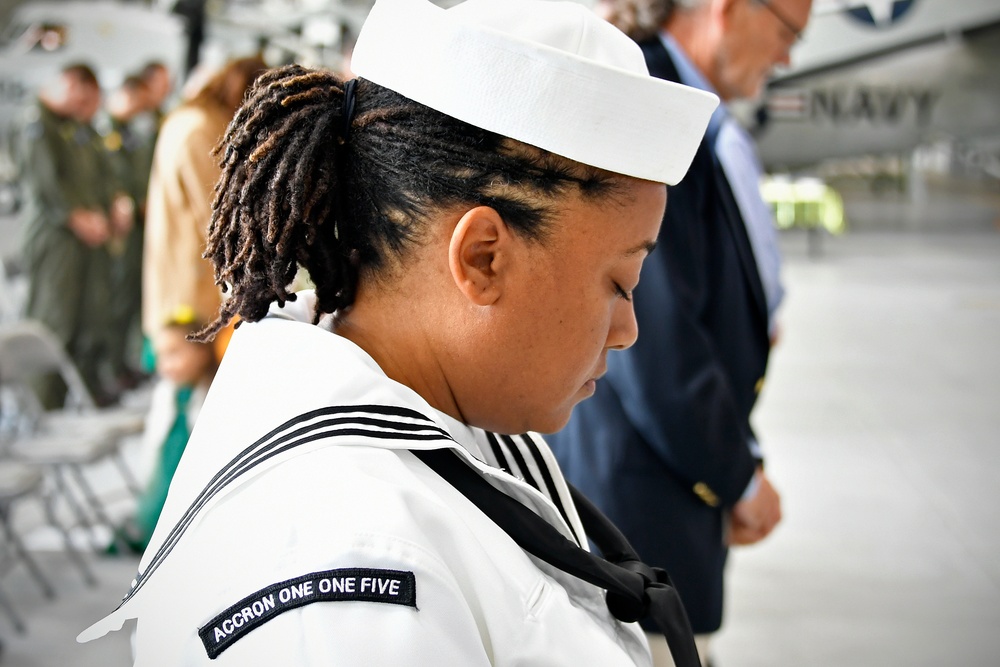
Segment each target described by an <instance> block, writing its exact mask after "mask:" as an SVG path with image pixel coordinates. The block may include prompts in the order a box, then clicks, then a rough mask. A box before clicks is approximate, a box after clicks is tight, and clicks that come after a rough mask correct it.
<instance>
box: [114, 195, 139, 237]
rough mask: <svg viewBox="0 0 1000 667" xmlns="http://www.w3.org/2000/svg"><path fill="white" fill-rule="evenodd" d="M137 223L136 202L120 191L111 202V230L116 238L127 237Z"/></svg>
mask: <svg viewBox="0 0 1000 667" xmlns="http://www.w3.org/2000/svg"><path fill="white" fill-rule="evenodd" d="M134 225H135V202H133V201H132V198H131V197H129V196H128V195H126V194H122V193H118V194H117V195H115V198H114V201H113V202H112V203H111V231H112V234H113V236H114V237H115V238H125V237H126V236H128V235H129V232H131V231H132V227H133V226H134Z"/></svg>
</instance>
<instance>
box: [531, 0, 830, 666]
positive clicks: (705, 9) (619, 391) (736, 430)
mask: <svg viewBox="0 0 1000 667" xmlns="http://www.w3.org/2000/svg"><path fill="white" fill-rule="evenodd" d="M639 5H642V6H639ZM810 7H811V0H685V1H684V2H676V3H675V2H671V0H610V1H609V2H608V4H607V5H606V6H604V9H606V10H607V9H610V13H609V15H608V18H609V19H610V20H612V22H613V23H616V24H618V25H619V27H621V28H623V29H624V30H625V32H627V33H629V34H630V35H631V36H633V38H635V39H636V41H638V42H639V44H640V46H641V47H642V50H643V53H644V54H645V56H646V63H647V66H648V67H649V70H650V73H651V74H652V75H653V76H657V77H660V78H663V79H668V80H672V81H679V82H681V83H684V84H687V85H692V86H696V87H700V88H704V89H708V90H712V91H713V92H716V93H717V94H718V95H719V96H720V97H721V98H722V99H723V101H727V100H732V99H735V98H747V97H753V96H755V95H757V94H758V93H759V92H760V89H761V87H762V86H763V84H764V81H765V79H766V77H767V75H768V74H769V72H770V70H771V69H772V68H773V67H774V65H776V64H778V63H787V62H788V57H789V56H788V52H789V49H790V48H791V46H792V44H793V43H794V42H795V41H796V39H797V38H798V36H799V33H800V32H801V31H802V29H803V28H804V27H805V24H806V22H807V20H808V17H809V11H810ZM629 22H631V24H629ZM759 169H760V167H759V162H758V161H757V159H756V152H755V148H754V147H753V144H752V142H751V140H750V139H749V137H748V136H747V135H746V132H745V131H744V130H743V129H742V128H740V127H739V126H738V125H737V124H736V123H735V121H733V120H732V119H731V118H730V117H729V114H728V112H727V111H726V109H725V108H723V107H720V111H719V112H717V114H716V116H715V117H713V120H712V123H711V124H710V125H709V130H708V133H707V134H706V138H705V140H704V141H703V142H702V144H701V146H700V148H699V151H698V153H697V155H696V156H695V159H694V162H693V164H692V166H691V169H690V170H689V171H688V174H687V176H686V177H685V178H684V179H683V180H682V181H681V182H680V183H679V184H678V185H676V186H674V187H671V188H670V189H669V192H668V195H667V211H666V217H665V218H664V222H663V227H662V229H661V232H660V238H659V242H658V244H657V249H656V251H655V252H654V253H653V254H652V255H651V256H650V257H649V258H648V259H647V261H646V264H645V266H644V269H643V272H642V281H641V283H640V285H639V286H638V287H637V288H636V289H635V292H634V295H633V298H634V304H635V313H636V319H637V321H638V325H639V339H638V342H637V343H636V344H635V345H634V346H633V347H632V348H630V349H628V350H625V351H622V352H618V353H615V354H611V355H609V357H608V373H607V375H606V376H605V378H604V379H603V380H602V381H600V382H598V386H597V391H596V394H595V395H594V397H593V398H591V399H590V400H587V401H584V402H583V403H581V404H580V405H579V406H577V408H576V410H575V412H574V415H573V418H572V420H571V421H570V423H569V425H568V426H567V427H566V428H565V429H564V430H563V431H561V432H560V433H558V434H556V435H554V436H551V437H550V441H551V443H552V445H553V449H554V450H555V452H556V455H557V457H558V458H559V462H560V464H561V465H562V467H563V469H564V471H565V473H566V477H567V478H568V479H569V480H570V481H572V482H573V483H575V484H576V485H577V486H578V487H580V488H581V490H582V491H583V492H584V493H585V494H586V495H588V496H589V497H590V498H591V499H592V500H594V501H595V502H596V503H597V504H598V505H599V506H600V507H601V509H603V510H604V511H605V512H606V513H607V514H608V515H609V516H610V517H611V518H612V520H613V521H614V522H615V523H616V524H617V525H618V526H619V527H620V528H621V529H622V531H623V532H624V533H625V535H626V536H627V537H628V539H629V540H630V541H631V542H632V544H633V545H634V546H635V547H636V548H637V549H638V551H639V554H640V556H641V557H642V558H643V559H644V560H646V561H647V562H649V563H651V564H655V565H661V566H663V567H665V568H666V569H667V571H668V572H669V573H670V574H671V577H672V578H673V580H674V582H675V583H676V585H677V588H678V590H679V591H680V593H681V596H682V598H683V600H684V604H685V607H686V609H687V612H688V615H689V617H690V619H691V624H692V627H693V629H694V631H695V633H696V635H699V637H698V639H699V641H698V644H699V651H700V652H701V655H702V660H703V661H705V662H706V663H707V661H708V652H709V651H708V638H709V636H710V635H711V634H712V633H713V632H715V631H716V630H718V629H719V627H720V626H721V623H722V602H723V570H724V567H725V561H726V556H727V552H728V546H729V545H736V544H752V543H754V542H756V541H758V540H760V539H763V538H764V537H765V536H766V535H767V534H768V533H769V532H770V531H771V530H772V529H773V528H774V526H775V524H776V523H777V522H778V521H779V520H780V517H781V510H780V500H779V496H778V494H777V492H776V491H775V490H774V488H773V487H772V486H771V483H770V481H769V480H768V478H767V476H766V475H765V473H764V470H763V465H762V457H761V452H760V449H759V447H758V445H757V441H756V438H755V436H754V433H753V430H752V429H751V426H750V412H751V410H752V408H753V406H754V403H755V401H756V398H757V395H758V394H759V392H760V390H761V387H762V385H763V378H764V371H765V368H766V366H767V359H768V352H769V349H770V345H771V339H772V335H773V332H774V331H775V330H776V329H775V326H774V322H773V317H774V311H775V309H776V308H777V304H778V302H779V301H780V297H781V286H780V281H779V280H778V258H777V254H776V248H775V239H774V228H773V220H772V218H771V216H770V212H769V210H768V209H767V207H766V206H765V205H764V203H763V201H762V200H761V197H760V192H759V189H758V188H757V178H758V177H759V173H760V172H759ZM647 630H652V627H649V628H647ZM650 644H651V647H652V648H653V652H654V662H655V664H656V665H668V664H672V662H669V653H668V652H667V651H666V646H665V642H664V641H663V638H662V636H660V635H652V634H651V635H650ZM661 656H663V657H661Z"/></svg>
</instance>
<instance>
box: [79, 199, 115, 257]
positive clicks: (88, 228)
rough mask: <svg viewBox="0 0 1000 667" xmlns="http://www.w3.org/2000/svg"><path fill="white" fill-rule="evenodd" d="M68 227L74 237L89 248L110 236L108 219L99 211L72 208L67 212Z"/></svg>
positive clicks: (100, 243)
mask: <svg viewBox="0 0 1000 667" xmlns="http://www.w3.org/2000/svg"><path fill="white" fill-rule="evenodd" d="M69 228H70V231H72V232H73V234H75V235H76V238H78V239H80V241H81V242H82V243H83V244H84V245H87V246H90V247H91V248H96V247H97V246H99V245H102V244H103V243H105V242H106V241H107V240H108V238H109V237H110V236H111V228H110V225H108V219H107V218H106V217H104V214H103V213H101V212H100V211H92V210H89V209H82V208H75V209H73V210H72V211H70V214H69Z"/></svg>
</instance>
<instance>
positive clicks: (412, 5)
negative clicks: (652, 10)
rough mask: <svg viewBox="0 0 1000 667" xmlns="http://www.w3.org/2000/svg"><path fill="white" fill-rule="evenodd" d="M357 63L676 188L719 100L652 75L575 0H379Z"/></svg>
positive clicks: (459, 111) (439, 102)
mask: <svg viewBox="0 0 1000 667" xmlns="http://www.w3.org/2000/svg"><path fill="white" fill-rule="evenodd" d="M351 69H352V70H353V71H354V73H355V74H356V75H357V76H360V77H362V78H365V79H368V80H369V81H372V82H374V83H377V84H379V85H381V86H384V87H386V88H389V89H391V90H394V91H396V92H397V93H399V94H401V95H403V96H405V97H408V98H410V99H412V100H414V101H416V102H420V103H421V104H424V105H425V106H428V107H430V108H432V109H435V110H436V111H440V112H441V113H444V114H447V115H449V116H452V117H454V118H458V119H459V120H463V121H465V122H467V123H469V124H471V125H475V126H476V127H481V128H483V129H486V130H490V131H492V132H496V133H497V134H500V135H503V136H506V137H510V138H512V139H517V140H518V141H522V142H524V143H526V144H531V145H532V146H536V147H538V148H542V149H544V150H547V151H549V152H552V153H555V154H557V155H561V156H563V157H566V158H569V159H571V160H575V161H577V162H581V163H583V164H587V165H591V166H593V167H598V168H601V169H605V170H607V171H612V172H616V173H619V174H625V175H628V176H635V177H637V178H642V179H646V180H650V181H656V182H660V183H667V184H671V185H672V184H674V183H676V182H677V181H679V180H680V179H681V178H682V177H683V176H684V173H685V172H686V171H687V169H688V167H689V166H690V164H691V160H692V159H693V157H694V153H695V151H696V150H697V148H698V144H699V143H700V141H701V138H702V135H703V134H704V132H705V128H706V127H707V125H708V119H709V117H710V116H711V114H712V111H714V110H715V107H716V106H717V105H718V98H717V97H715V96H714V95H712V94H710V93H706V92H703V91H701V90H696V89H694V88H690V87H688V86H683V85H680V84H676V83H671V82H668V81H663V80H661V79H656V78H653V77H651V76H649V72H648V70H647V69H646V63H645V60H644V58H643V55H642V51H641V50H640V49H639V47H638V45H637V44H635V42H633V41H632V40H631V39H629V38H628V37H626V36H625V35H624V34H623V33H622V32H620V31H619V30H618V29H617V28H615V27H614V26H612V25H611V24H609V23H607V22H606V21H604V20H602V19H600V18H599V17H597V16H596V15H595V14H594V13H593V12H591V11H590V10H589V9H587V8H586V7H584V6H583V5H581V4H579V3H576V2H570V1H568V0H465V2H463V3H461V4H458V5H455V6H453V7H451V8H449V9H443V8H441V7H438V6H436V5H434V4H431V3H430V2H427V0H376V2H375V5H374V7H373V8H372V10H371V13H370V14H369V15H368V19H367V20H366V22H365V24H364V27H363V28H362V29H361V34H360V36H359V37H358V42H357V45H356V46H355V48H354V53H353V55H352V59H351Z"/></svg>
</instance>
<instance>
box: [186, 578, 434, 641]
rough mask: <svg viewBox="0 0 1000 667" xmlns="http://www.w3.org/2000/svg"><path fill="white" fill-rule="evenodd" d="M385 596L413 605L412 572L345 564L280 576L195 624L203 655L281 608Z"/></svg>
mask: <svg viewBox="0 0 1000 667" xmlns="http://www.w3.org/2000/svg"><path fill="white" fill-rule="evenodd" d="M350 601H356V602H384V603H388V604H398V605H403V606H407V607H413V608H414V609H416V607H417V582H416V578H415V577H414V576H413V573H412V572H403V571H400V570H380V569H371V568H344V569H339V570H326V571H324V572H313V573H311V574H306V575H303V576H301V577H295V578H294V579H288V580H286V581H279V582H278V583H276V584H271V585H270V586H268V587H267V588H262V589H261V590H259V591H257V592H256V593H252V594H250V595H248V596H246V597H245V598H243V599H242V600H240V601H239V602H237V603H236V604H234V605H232V606H231V607H229V608H228V609H226V610H225V611H223V612H222V613H220V614H219V615H218V616H216V617H215V618H213V619H212V620H211V621H209V622H208V623H207V624H206V625H204V626H202V627H201V628H199V629H198V636H199V637H201V641H202V643H203V644H204V645H205V651H206V652H207V653H208V657H209V658H211V659H213V660H214V659H215V658H216V657H217V656H218V655H219V654H220V653H222V652H223V651H225V650H226V649H227V648H229V647H230V646H232V645H233V643H235V642H236V641H237V640H238V639H240V638H242V637H244V636H245V635H246V634H247V633H249V632H250V631H251V630H255V629H256V628H259V627H260V626H261V625H263V624H264V623H267V622H268V621H270V620H271V619H272V618H274V617H276V616H278V615H279V614H283V613H284V612H286V611H290V610H292V609H297V608H298V607H302V606H304V605H307V604H312V603H314V602H350Z"/></svg>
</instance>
